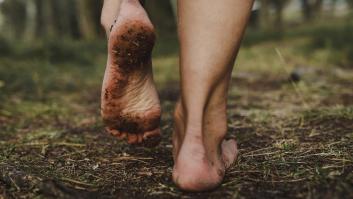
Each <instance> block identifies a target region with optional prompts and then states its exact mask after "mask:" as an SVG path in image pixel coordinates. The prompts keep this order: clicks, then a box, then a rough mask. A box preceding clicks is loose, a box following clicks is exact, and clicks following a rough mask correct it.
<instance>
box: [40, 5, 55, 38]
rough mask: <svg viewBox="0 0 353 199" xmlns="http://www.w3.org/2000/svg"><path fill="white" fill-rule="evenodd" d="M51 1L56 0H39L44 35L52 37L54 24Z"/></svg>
mask: <svg viewBox="0 0 353 199" xmlns="http://www.w3.org/2000/svg"><path fill="white" fill-rule="evenodd" d="M53 1H56V0H41V4H42V16H41V18H42V23H43V27H44V34H43V35H44V36H46V37H54V36H55V35H56V32H55V30H56V28H55V24H54V13H53Z"/></svg>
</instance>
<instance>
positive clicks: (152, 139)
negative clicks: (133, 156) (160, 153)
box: [143, 128, 161, 147]
mask: <svg viewBox="0 0 353 199" xmlns="http://www.w3.org/2000/svg"><path fill="white" fill-rule="evenodd" d="M160 141H161V131H160V129H159V128H156V129H155V130H152V131H147V132H145V133H144V134H143V145H144V146H146V147H154V146H156V145H158V144H159V142H160Z"/></svg>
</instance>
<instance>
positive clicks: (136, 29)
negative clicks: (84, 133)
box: [101, 0, 161, 147]
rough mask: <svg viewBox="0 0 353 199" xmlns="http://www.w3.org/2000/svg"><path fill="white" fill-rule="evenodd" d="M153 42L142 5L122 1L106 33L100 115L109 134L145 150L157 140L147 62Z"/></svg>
mask: <svg viewBox="0 0 353 199" xmlns="http://www.w3.org/2000/svg"><path fill="white" fill-rule="evenodd" d="M154 42H155V32H154V28H153V25H152V23H151V22H150V20H149V18H148V16H147V14H146V12H145V11H144V9H143V8H142V6H141V5H140V4H139V3H138V2H132V1H129V0H127V1H123V2H122V4H121V7H120V12H119V15H118V18H117V20H116V21H115V22H114V24H113V25H112V26H111V28H110V33H109V39H108V61H107V66H106V70H105V74H104V80H103V86H102V95H101V115H102V118H103V121H104V123H105V126H106V130H107V131H108V132H109V133H110V134H111V135H113V136H115V137H117V138H118V139H127V141H128V143H129V144H136V145H141V146H146V147H153V146H156V145H157V144H158V143H159V141H160V129H159V123H160V116H161V108H160V103H159V99H158V94H157V91H156V88H155V86H154V83H153V76H152V62H151V53H152V49H153V46H154Z"/></svg>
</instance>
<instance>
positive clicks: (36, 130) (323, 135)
mask: <svg viewBox="0 0 353 199" xmlns="http://www.w3.org/2000/svg"><path fill="white" fill-rule="evenodd" d="M323 30H326V29H320V28H318V29H317V30H316V31H313V30H312V29H310V30H309V31H302V32H301V33H298V34H297V35H293V33H288V34H287V33H286V34H283V35H282V36H281V39H278V38H276V37H268V38H265V37H263V38H261V37H258V36H256V35H255V36H253V38H251V37H250V36H251V30H249V31H248V32H249V35H250V36H248V37H247V39H246V40H245V42H244V45H243V47H242V49H241V51H240V54H239V57H238V61H237V63H236V67H235V70H234V73H233V77H234V78H233V81H232V84H231V88H230V95H229V105H228V110H229V112H228V114H229V134H230V135H232V136H235V137H237V139H238V144H239V148H240V155H239V157H238V159H237V162H236V164H235V165H234V166H233V167H232V168H231V169H230V170H229V171H228V173H227V175H226V178H225V180H224V182H223V184H222V185H221V186H220V187H219V188H218V189H216V190H214V191H212V192H205V193H184V192H182V191H180V190H179V189H178V188H177V187H175V186H174V185H173V183H172V181H171V171H172V166H173V161H172V157H171V150H172V146H171V133H172V127H173V123H172V112H173V107H174V103H175V101H176V99H177V97H178V93H179V90H178V77H177V75H176V74H178V58H177V54H176V53H175V52H176V50H175V43H176V40H175V38H174V37H173V38H164V39H162V40H163V41H167V42H169V43H174V44H170V45H171V46H172V47H170V46H163V45H162V44H163V43H166V42H160V43H159V44H158V45H157V48H156V50H155V56H154V70H155V78H156V81H157V85H158V89H159V92H160V98H161V102H162V106H163V111H164V113H163V118H162V127H161V128H162V131H163V140H162V142H161V144H160V145H159V146H158V147H156V148H154V149H145V148H134V147H129V146H128V145H127V144H125V143H122V142H119V141H117V140H116V139H114V138H113V137H112V136H110V135H108V134H107V133H105V132H104V130H103V126H102V122H101V119H100V116H99V103H100V84H101V80H102V76H103V70H104V68H105V46H104V42H102V41H101V42H93V43H81V42H67V43H65V41H60V42H49V43H46V44H38V46H36V45H34V46H31V47H30V49H27V50H26V49H25V50H23V49H22V50H16V49H15V50H13V49H12V48H11V46H9V45H8V46H7V48H8V49H7V51H10V50H11V49H12V50H13V51H16V52H17V53H16V55H3V56H0V66H1V67H0V100H1V103H0V198H330V199H331V198H353V92H352V88H353V66H352V65H350V66H349V65H347V64H342V63H341V60H339V61H337V59H335V58H337V56H336V55H338V54H337V52H335V51H333V50H332V49H331V48H330V47H329V46H326V45H324V46H320V45H319V47H315V48H311V47H310V46H312V45H313V41H316V42H319V43H320V41H321V40H317V37H318V36H319V35H320V34H325V33H323V32H322V31H323ZM298 32H300V31H299V30H298ZM318 33H320V34H318ZM332 35H333V37H334V36H335V34H334V33H333V34H332ZM329 39H330V38H324V39H323V41H324V43H325V42H326V41H327V40H329ZM250 41H253V42H250ZM321 42H322V41H321ZM314 43H315V42H314ZM315 44H317V43H315ZM347 45H350V44H347ZM0 50H1V49H0ZM7 51H6V52H7ZM340 52H341V51H340ZM335 53H336V54H335ZM332 55H334V56H335V57H332ZM339 59H340V58H339ZM342 59H343V58H342Z"/></svg>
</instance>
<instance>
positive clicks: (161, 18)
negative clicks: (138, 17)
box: [145, 0, 176, 35]
mask: <svg viewBox="0 0 353 199" xmlns="http://www.w3.org/2000/svg"><path fill="white" fill-rule="evenodd" d="M145 8H146V11H147V12H148V14H149V16H150V18H151V20H152V21H153V23H154V24H155V27H156V30H157V33H158V34H162V35H164V34H170V33H175V32H176V23H175V19H174V14H173V7H172V5H171V2H170V1H166V0H162V1H158V3H156V2H155V1H146V4H145Z"/></svg>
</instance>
